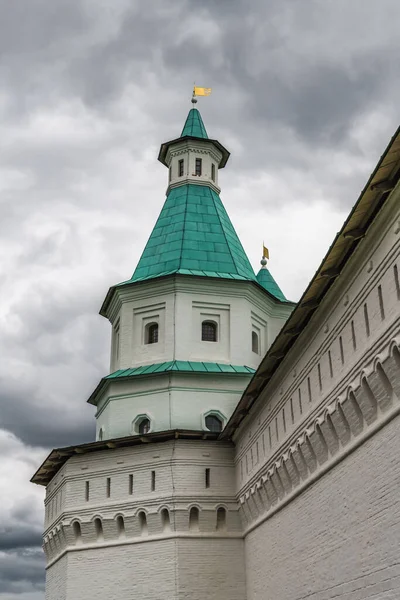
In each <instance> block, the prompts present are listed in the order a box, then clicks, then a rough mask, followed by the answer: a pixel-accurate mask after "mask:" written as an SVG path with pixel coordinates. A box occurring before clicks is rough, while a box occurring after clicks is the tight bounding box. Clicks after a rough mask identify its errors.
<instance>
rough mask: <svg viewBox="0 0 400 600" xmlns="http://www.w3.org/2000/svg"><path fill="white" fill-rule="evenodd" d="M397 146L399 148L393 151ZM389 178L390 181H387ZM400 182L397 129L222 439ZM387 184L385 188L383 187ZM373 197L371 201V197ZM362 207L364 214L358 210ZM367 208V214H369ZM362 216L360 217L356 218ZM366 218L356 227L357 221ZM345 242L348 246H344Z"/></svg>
mask: <svg viewBox="0 0 400 600" xmlns="http://www.w3.org/2000/svg"><path fill="white" fill-rule="evenodd" d="M396 145H397V146H398V147H397V148H396ZM388 177H389V179H388ZM399 179H400V127H399V128H398V129H397V131H396V132H395V134H394V135H393V137H392V138H391V140H390V142H389V144H388V146H387V148H386V150H385V152H384V153H383V154H382V156H381V158H380V160H379V161H378V163H377V165H376V167H375V169H374V170H373V172H372V174H371V175H370V177H369V179H368V181H367V183H366V185H365V187H364V188H363V190H362V192H361V194H360V196H359V197H358V200H357V201H356V203H355V204H354V206H353V208H352V210H351V212H350V214H349V216H348V217H347V219H346V221H345V222H344V224H343V226H342V228H341V230H340V232H339V233H338V234H337V235H336V237H335V238H334V240H333V242H332V244H331V246H330V248H329V250H328V252H327V253H326V255H325V257H324V258H323V260H322V262H321V264H320V266H319V267H318V269H317V271H316V273H315V275H314V277H313V278H312V279H311V282H310V283H309V285H308V286H307V288H306V290H305V292H304V293H303V295H302V297H301V298H300V300H299V302H298V303H297V306H296V308H295V309H294V311H293V312H292V313H291V315H290V317H289V319H288V320H287V321H286V323H285V325H284V326H283V328H282V329H281V331H280V333H279V334H278V336H277V337H276V338H275V340H274V342H273V344H272V346H271V347H270V349H269V350H268V352H267V354H266V355H265V357H264V358H263V360H262V361H261V363H260V365H259V367H258V369H257V371H256V373H255V374H254V377H253V378H252V380H251V381H250V383H249V385H248V386H247V388H246V389H245V391H244V393H243V395H242V397H241V399H240V401H239V403H238V405H237V407H236V409H235V411H234V412H233V414H232V416H231V418H230V419H229V421H228V423H227V425H226V427H225V429H224V431H223V432H222V433H221V434H220V437H221V439H230V438H231V437H232V436H233V434H234V432H235V430H236V429H237V428H238V427H239V425H240V423H241V422H242V420H243V419H244V418H245V416H246V415H247V414H248V412H249V411H250V409H251V407H252V406H253V404H254V403H255V401H256V400H257V399H258V398H259V396H260V394H261V392H262V391H263V390H264V388H265V387H266V386H267V385H268V383H269V381H270V379H271V378H272V376H273V374H274V373H275V371H276V370H277V368H278V367H279V365H280V364H281V362H282V360H283V359H284V357H285V356H286V354H287V353H288V352H289V350H290V349H291V347H292V346H293V344H294V343H295V341H296V339H297V338H298V336H299V335H300V333H301V332H302V331H303V330H304V329H305V327H306V326H307V323H308V322H309V320H310V318H311V316H312V315H313V314H314V312H315V310H316V309H317V308H318V306H319V304H320V303H321V301H322V299H323V298H324V297H325V295H326V294H327V292H328V291H329V288H330V287H331V285H332V284H333V282H334V281H335V279H336V277H338V276H339V275H340V272H341V271H342V270H343V268H344V266H345V265H346V263H347V262H348V260H349V259H350V257H351V256H352V254H353V252H354V251H355V249H356V247H357V245H358V243H359V242H360V240H361V239H362V237H364V235H365V234H366V232H367V230H368V228H369V227H370V225H371V223H372V222H373V221H374V219H375V217H376V215H377V214H378V213H379V212H380V210H381V209H382V207H383V205H384V203H385V202H386V201H387V199H388V198H389V196H390V194H391V192H392V191H393V189H394V188H395V187H396V185H397V183H398V181H399ZM385 184H386V185H385ZM371 193H372V194H374V195H373V197H372V198H370V197H369V195H370V194H371ZM364 204H365V210H364V212H363V211H362V210H361V209H360V207H361V208H362V207H363V205H364ZM368 208H370V210H368ZM357 212H359V213H361V217H360V216H359V215H357ZM362 217H365V223H363V224H362V227H360V226H359V223H358V220H360V219H361V220H362ZM345 242H347V243H346V244H345Z"/></svg>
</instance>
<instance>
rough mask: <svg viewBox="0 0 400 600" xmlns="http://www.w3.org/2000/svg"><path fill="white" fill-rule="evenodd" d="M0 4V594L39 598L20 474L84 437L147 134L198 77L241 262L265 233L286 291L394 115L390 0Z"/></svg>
mask: <svg viewBox="0 0 400 600" xmlns="http://www.w3.org/2000/svg"><path fill="white" fill-rule="evenodd" d="M149 7H151V10H149ZM0 15H1V18H0V123H1V124H0V128H1V138H0V139H1V144H0V355H1V357H2V360H1V361H0V446H1V443H2V444H3V446H1V447H0V449H1V448H2V452H1V456H2V458H1V459H0V506H2V510H1V511H0V600H11V599H12V600H14V599H16V600H26V599H27V600H41V599H42V598H43V577H44V570H43V566H44V560H43V555H42V553H41V550H40V547H39V546H40V531H41V528H42V523H43V514H42V512H41V511H42V509H41V508H40V503H41V501H42V495H41V490H40V489H39V488H37V487H34V486H32V485H31V484H29V478H30V476H31V475H32V474H33V472H34V471H35V470H36V468H37V467H38V466H39V465H40V462H41V461H42V460H43V458H44V457H45V455H46V453H47V452H48V451H49V450H50V449H51V448H52V447H60V446H63V445H70V444H76V443H80V442H85V441H90V440H92V439H93V437H94V418H93V417H94V412H95V411H94V407H92V406H89V405H87V404H86V402H85V401H86V399H87V397H88V396H89V394H90V393H91V392H92V391H93V389H94V387H95V386H96V385H97V383H98V382H99V380H100V378H101V377H103V376H104V375H106V374H107V373H108V368H109V363H108V359H109V343H110V330H109V324H108V323H107V322H106V321H105V320H104V319H102V318H101V317H99V316H98V314H97V313H98V310H99V307H100V304H101V301H102V300H103V298H104V296H105V294H106V291H107V289H108V287H109V286H110V285H112V284H114V283H117V282H119V281H122V280H125V279H127V278H129V277H130V276H131V274H132V272H133V270H134V267H135V264H136V262H137V260H138V258H139V256H140V253H141V251H142V249H143V247H144V244H145V242H146V239H147V237H148V235H149V233H150V231H151V227H152V226H153V224H154V221H155V219H156V218H157V215H158V213H159V211H160V209H161V205H162V202H163V198H164V193H165V186H166V173H165V170H164V168H163V167H162V166H161V165H160V164H159V163H157V160H156V158H157V153H158V147H159V144H160V143H161V142H162V141H165V140H167V139H171V138H174V137H176V136H177V135H179V132H180V130H181V128H182V125H183V121H184V118H185V116H186V113H187V111H188V109H189V108H190V103H189V99H190V94H191V86H192V84H193V81H194V80H195V81H196V83H197V84H198V85H205V86H210V87H212V88H213V95H212V97H211V98H210V99H204V103H203V104H201V106H200V103H199V106H200V108H201V111H202V114H203V117H204V118H205V123H206V127H207V129H208V132H209V134H210V136H211V137H214V138H218V139H220V140H221V142H222V143H224V144H226V146H227V147H228V149H230V150H231V151H232V155H231V158H230V161H229V164H228V167H227V169H226V173H225V172H223V173H221V179H220V182H221V183H222V187H223V199H224V201H225V204H226V206H227V209H228V212H229V213H230V215H231V217H232V220H233V222H234V225H235V227H236V229H237V231H238V233H239V236H240V237H241V239H242V240H243V242H244V245H245V248H246V250H247V251H248V252H249V256H250V259H251V260H252V262H253V264H255V265H256V264H257V261H258V260H259V258H260V257H259V249H258V250H257V249H254V239H259V240H260V243H261V241H262V239H263V236H264V232H265V233H266V234H268V236H269V238H270V243H271V245H272V246H271V257H274V258H273V262H272V267H271V268H272V270H273V274H274V276H275V277H276V278H277V280H278V282H279V283H282V285H283V288H284V289H285V285H286V286H287V287H288V290H289V291H288V295H289V294H291V295H292V296H293V297H295V296H296V297H298V296H299V295H300V293H301V291H302V290H303V289H304V287H305V285H306V284H307V282H308V278H309V277H311V275H312V274H313V269H315V268H316V267H317V265H318V263H319V261H320V259H321V258H322V255H323V252H324V251H325V250H326V249H327V247H328V246H329V243H330V241H331V239H332V238H333V235H334V233H335V231H336V230H337V228H338V227H339V226H340V224H341V222H342V221H343V219H344V218H345V216H346V213H347V212H348V210H349V209H350V207H351V206H352V204H354V202H355V200H356V199H357V196H358V194H359V192H360V190H361V188H362V187H363V185H364V184H365V182H366V180H367V177H368V175H369V174H370V172H371V171H372V170H373V168H374V166H375V164H376V161H377V159H378V157H379V154H380V153H382V151H383V150H384V148H385V145H386V144H387V142H388V140H389V138H390V136H391V135H392V133H393V132H394V130H395V129H396V127H397V120H398V108H397V105H398V96H399V91H400V84H399V81H400V77H399V75H400V73H399V71H400V66H399V61H398V60H397V57H398V56H399V50H400V38H399V35H398V22H399V17H400V6H399V4H398V1H397V0H380V2H379V3H378V2H373V1H372V0H353V1H352V2H348V0H325V1H324V2H321V1H319V0H309V1H308V2H306V3H304V2H299V1H298V0H269V1H268V2H265V0H254V1H252V2H251V3H249V2H245V1H244V0H218V1H210V0H206V1H205V2H202V3H199V2H198V1H197V0H196V1H195V0H177V1H174V2H172V0H152V1H151V2H150V3H147V4H146V7H144V3H143V2H141V1H139V0H113V1H112V2H111V1H110V0H57V2H54V1H53V2H52V1H51V0H29V1H28V2H27V1H26V0H12V1H9V0H0ZM316 228H317V230H318V234H319V235H315V229H316ZM335 228H336V229H335ZM325 238H326V239H325ZM329 238H331V239H329ZM299 245H300V246H301V247H302V248H303V254H302V256H301V259H300V258H299V257H298V254H299V253H298V247H299ZM307 248H309V249H308V250H307ZM307 252H308V254H307ZM314 255H315V258H314ZM294 257H295V258H294ZM313 261H314V262H313ZM2 435H3V437H1V436H2ZM4 436H5V437H4ZM2 440H3V441H2ZM14 475H15V476H14ZM5 490H6V491H5ZM4 494H7V495H6V496H5V497H3V496H4Z"/></svg>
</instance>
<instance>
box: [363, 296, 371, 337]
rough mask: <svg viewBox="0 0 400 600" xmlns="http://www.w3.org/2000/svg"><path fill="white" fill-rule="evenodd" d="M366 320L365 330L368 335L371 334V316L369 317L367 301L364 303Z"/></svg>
mask: <svg viewBox="0 0 400 600" xmlns="http://www.w3.org/2000/svg"><path fill="white" fill-rule="evenodd" d="M364 320H365V331H366V334H367V337H369V336H370V333H371V331H370V328H369V317H368V306H367V303H365V304H364Z"/></svg>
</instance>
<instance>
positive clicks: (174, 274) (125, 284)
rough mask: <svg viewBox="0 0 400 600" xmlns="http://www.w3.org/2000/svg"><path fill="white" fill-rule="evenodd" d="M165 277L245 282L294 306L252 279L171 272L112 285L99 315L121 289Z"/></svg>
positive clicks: (271, 297) (278, 300) (104, 314)
mask: <svg viewBox="0 0 400 600" xmlns="http://www.w3.org/2000/svg"><path fill="white" fill-rule="evenodd" d="M167 277H179V278H181V277H182V278H185V277H190V278H193V277H198V278H199V279H200V280H202V279H203V278H208V279H215V280H216V281H220V280H221V279H224V280H226V281H240V282H244V281H245V282H246V283H250V284H252V285H254V286H256V288H258V289H259V290H261V291H262V292H263V294H265V295H267V296H268V297H269V298H270V299H271V300H273V301H274V302H277V303H279V304H282V305H285V306H296V302H292V301H291V300H281V299H280V298H277V297H276V296H274V295H273V294H272V293H271V292H269V291H268V290H266V289H265V288H264V287H263V286H262V285H261V284H260V283H258V281H257V280H256V279H255V278H254V280H252V279H246V278H245V277H240V276H238V275H237V276H235V277H233V276H232V277H227V276H225V277H221V276H220V275H218V274H217V273H216V274H215V275H214V276H212V275H210V274H206V273H204V274H199V272H196V271H193V272H187V273H179V272H176V271H172V272H171V273H165V274H163V275H157V276H156V277H151V278H150V277H149V278H147V279H140V280H137V281H132V280H128V281H123V282H122V283H118V284H116V285H113V286H111V287H110V288H109V290H108V292H107V294H106V297H105V298H104V301H103V304H102V305H101V308H100V311H99V314H100V315H101V316H102V317H107V311H108V308H109V306H110V303H111V301H112V299H113V297H114V294H115V292H116V291H117V290H119V289H121V288H127V287H128V286H139V285H144V284H146V283H151V282H152V281H161V280H164V279H166V278H167Z"/></svg>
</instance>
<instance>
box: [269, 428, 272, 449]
mask: <svg viewBox="0 0 400 600" xmlns="http://www.w3.org/2000/svg"><path fill="white" fill-rule="evenodd" d="M268 438H269V448H270V449H271V448H272V437H271V427H268Z"/></svg>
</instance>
